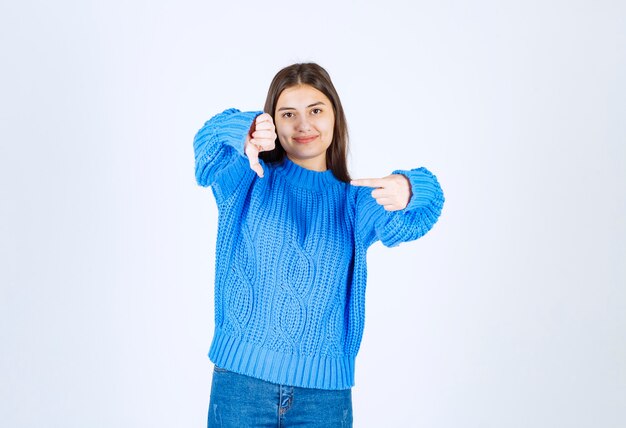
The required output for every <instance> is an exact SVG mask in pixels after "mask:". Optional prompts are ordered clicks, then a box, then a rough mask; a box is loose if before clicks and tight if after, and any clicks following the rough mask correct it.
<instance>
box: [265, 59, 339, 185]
mask: <svg viewBox="0 0 626 428" xmlns="http://www.w3.org/2000/svg"><path fill="white" fill-rule="evenodd" d="M303 84H304V85H309V86H312V87H314V88H315V89H317V90H318V91H320V92H322V93H323V94H324V95H326V97H328V99H329V100H330V102H331V104H332V105H333V111H334V113H335V126H334V128H333V141H332V142H331V143H330V146H329V147H328V149H327V150H326V168H328V169H329V170H331V171H332V173H333V175H334V176H335V177H336V178H337V179H338V180H341V181H343V182H346V183H347V182H349V181H350V173H349V172H348V159H347V156H348V124H347V122H346V116H345V114H344V112H343V107H342V106H341V100H340V99H339V95H338V94H337V91H336V90H335V86H334V85H333V82H332V81H331V80H330V76H329V75H328V72H327V71H326V70H324V69H323V68H322V67H320V66H319V65H317V64H315V63H312V62H311V63H301V64H292V65H290V66H288V67H285V68H283V69H282V70H280V71H279V72H278V73H277V74H276V76H274V79H273V80H272V83H271V84H270V88H269V90H268V91H267V98H266V99H265V107H264V109H263V110H264V111H265V113H269V114H270V115H271V116H272V118H273V117H274V116H275V114H276V104H277V102H278V97H279V96H280V94H281V93H282V92H283V91H284V90H285V89H287V88H290V87H292V86H296V85H303ZM259 157H260V158H261V159H263V160H264V161H266V162H278V161H282V160H283V158H284V157H285V149H283V147H282V146H281V145H280V141H279V140H278V137H277V138H276V147H275V148H274V150H270V151H268V152H261V153H259Z"/></svg>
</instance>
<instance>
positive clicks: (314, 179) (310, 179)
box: [276, 155, 341, 190]
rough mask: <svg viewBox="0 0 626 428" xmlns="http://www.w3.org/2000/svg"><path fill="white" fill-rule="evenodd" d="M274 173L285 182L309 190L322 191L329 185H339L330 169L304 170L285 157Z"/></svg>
mask: <svg viewBox="0 0 626 428" xmlns="http://www.w3.org/2000/svg"><path fill="white" fill-rule="evenodd" d="M276 171H277V172H279V173H280V174H281V175H282V176H283V177H284V178H285V180H286V181H287V182H289V183H291V184H293V185H295V186H298V187H304V188H306V189H310V190H323V189H325V188H326V187H328V186H330V185H333V184H337V183H341V182H340V181H339V180H337V178H335V176H334V175H333V172H332V171H331V170H330V169H328V170H326V171H313V170H311V169H306V168H303V167H301V166H300V165H298V164H296V163H294V162H292V161H291V159H289V158H288V157H287V156H286V155H285V156H284V157H283V161H282V163H280V164H279V165H278V166H277V167H276Z"/></svg>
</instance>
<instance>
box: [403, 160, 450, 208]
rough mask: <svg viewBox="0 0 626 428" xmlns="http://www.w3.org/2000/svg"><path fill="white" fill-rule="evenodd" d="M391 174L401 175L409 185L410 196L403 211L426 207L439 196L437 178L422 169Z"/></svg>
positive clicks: (439, 189)
mask: <svg viewBox="0 0 626 428" xmlns="http://www.w3.org/2000/svg"><path fill="white" fill-rule="evenodd" d="M392 174H402V175H404V176H405V177H406V178H408V179H409V182H410V183H411V193H412V195H411V199H410V200H409V203H408V205H407V206H406V207H405V208H404V211H411V210H415V209H418V208H423V207H426V206H428V205H430V204H431V203H432V201H434V200H435V199H436V198H437V197H438V196H439V195H440V194H441V187H440V186H439V182H438V181H437V177H436V176H434V175H433V174H432V173H431V172H430V171H428V170H427V169H426V168H424V167H421V168H415V169H411V170H408V171H405V170H395V171H394V172H393V173H392Z"/></svg>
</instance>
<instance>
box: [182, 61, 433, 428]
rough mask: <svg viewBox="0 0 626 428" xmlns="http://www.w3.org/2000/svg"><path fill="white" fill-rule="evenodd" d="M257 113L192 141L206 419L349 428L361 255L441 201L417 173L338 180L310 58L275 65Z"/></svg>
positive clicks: (341, 149)
mask: <svg viewBox="0 0 626 428" xmlns="http://www.w3.org/2000/svg"><path fill="white" fill-rule="evenodd" d="M264 111H265V112H261V111H256V112H241V111H239V110H237V109H228V110H226V111H224V112H222V113H220V114H218V115H216V116H214V117H213V118H211V119H210V120H209V121H208V122H206V123H205V125H204V126H203V127H202V129H200V131H198V133H197V135H196V137H195V140H194V150H195V161H196V179H197V181H198V184H200V185H202V186H211V189H212V191H213V195H214V196H215V199H216V201H217V206H218V212H219V220H218V236H217V246H216V263H215V266H216V272H215V332H214V336H213V341H212V344H211V347H210V351H209V358H210V359H211V361H212V362H213V363H214V364H215V367H214V371H213V381H212V386H211V398H210V404H209V417H208V425H209V427H213V426H216V427H217V426H220V427H248V426H254V427H257V426H258V427H261V426H268V427H270V426H274V427H275V426H291V425H298V426H302V425H306V424H308V426H312V427H342V426H352V401H351V389H350V388H351V387H352V386H353V385H354V361H355V357H356V355H357V352H358V350H359V345H360V342H361V337H362V333H363V323H364V309H365V300H364V298H365V283H366V251H367V249H368V247H369V246H370V245H372V244H373V243H374V242H376V241H378V240H380V241H381V242H382V243H383V244H384V245H385V246H388V247H392V246H396V245H398V244H400V243H401V242H406V241H411V240H414V239H417V238H419V237H421V236H422V235H424V234H425V233H426V232H428V231H429V230H430V229H431V228H432V227H433V225H434V224H435V222H436V221H437V219H438V217H439V215H440V213H441V209H442V207H443V202H444V198H443V193H442V190H441V187H440V186H439V183H438V182H437V179H436V177H435V176H434V175H433V174H431V173H430V172H429V171H428V170H426V169H425V168H417V169H412V170H406V171H405V170H397V171H394V172H393V173H392V174H391V175H389V176H387V177H383V178H375V179H361V180H352V181H351V179H350V176H349V173H348V168H347V162H346V154H347V149H348V131H347V124H346V119H345V116H344V112H343V108H342V106H341V102H340V100H339V96H338V95H337V92H336V90H335V88H334V86H333V84H332V82H331V79H330V77H329V75H328V73H327V72H326V71H325V70H324V69H323V68H322V67H320V66H319V65H317V64H313V63H306V64H293V65H291V66H289V67H286V68H284V69H282V70H281V71H279V72H278V74H277V75H276V76H275V77H274V79H273V81H272V83H271V85H270V88H269V91H268V95H267V99H266V102H265V108H264Z"/></svg>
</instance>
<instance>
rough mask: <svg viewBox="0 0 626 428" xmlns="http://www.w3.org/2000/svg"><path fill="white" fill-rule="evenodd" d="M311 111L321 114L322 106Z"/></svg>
mask: <svg viewBox="0 0 626 428" xmlns="http://www.w3.org/2000/svg"><path fill="white" fill-rule="evenodd" d="M311 112H312V113H313V114H320V113H321V112H322V109H321V108H314V109H313V110H311Z"/></svg>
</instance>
